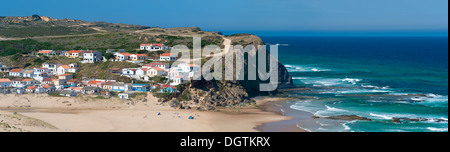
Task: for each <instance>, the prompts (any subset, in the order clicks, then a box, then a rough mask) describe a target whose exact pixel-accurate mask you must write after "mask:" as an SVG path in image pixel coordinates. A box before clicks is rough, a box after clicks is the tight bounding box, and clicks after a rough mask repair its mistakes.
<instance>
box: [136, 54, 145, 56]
mask: <svg viewBox="0 0 450 152" xmlns="http://www.w3.org/2000/svg"><path fill="white" fill-rule="evenodd" d="M136 56H147V54H136Z"/></svg>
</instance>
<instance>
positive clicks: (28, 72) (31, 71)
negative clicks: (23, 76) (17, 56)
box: [23, 70, 34, 74]
mask: <svg viewBox="0 0 450 152" xmlns="http://www.w3.org/2000/svg"><path fill="white" fill-rule="evenodd" d="M33 72H34V71H33V70H25V72H23V73H27V74H30V73H33Z"/></svg>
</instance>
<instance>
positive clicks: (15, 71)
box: [9, 69, 23, 77]
mask: <svg viewBox="0 0 450 152" xmlns="http://www.w3.org/2000/svg"><path fill="white" fill-rule="evenodd" d="M22 71H23V69H12V70H11V71H9V76H13V77H22Z"/></svg>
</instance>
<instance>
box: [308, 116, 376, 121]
mask: <svg viewBox="0 0 450 152" xmlns="http://www.w3.org/2000/svg"><path fill="white" fill-rule="evenodd" d="M313 118H314V119H322V118H323V119H332V120H345V121H355V120H360V121H372V119H369V118H366V117H361V116H357V115H339V116H329V117H319V116H313Z"/></svg>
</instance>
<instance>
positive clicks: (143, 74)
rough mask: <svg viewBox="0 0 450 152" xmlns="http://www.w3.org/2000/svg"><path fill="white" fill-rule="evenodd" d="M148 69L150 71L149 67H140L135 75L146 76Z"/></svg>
mask: <svg viewBox="0 0 450 152" xmlns="http://www.w3.org/2000/svg"><path fill="white" fill-rule="evenodd" d="M147 71H148V69H146V68H140V69H138V70H136V74H135V75H136V76H139V77H141V76H145V75H147Z"/></svg>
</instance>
